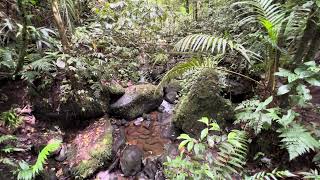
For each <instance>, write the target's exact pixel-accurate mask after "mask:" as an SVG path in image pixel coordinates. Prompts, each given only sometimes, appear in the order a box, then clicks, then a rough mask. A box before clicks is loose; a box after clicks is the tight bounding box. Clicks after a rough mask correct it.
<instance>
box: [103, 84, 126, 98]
mask: <svg viewBox="0 0 320 180" xmlns="http://www.w3.org/2000/svg"><path fill="white" fill-rule="evenodd" d="M107 90H108V92H109V94H110V99H111V101H112V102H115V101H116V100H118V99H119V98H120V97H121V96H122V95H124V93H125V88H123V87H122V86H121V85H120V84H119V83H112V84H110V85H109V86H108V87H107Z"/></svg>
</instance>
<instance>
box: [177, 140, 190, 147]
mask: <svg viewBox="0 0 320 180" xmlns="http://www.w3.org/2000/svg"><path fill="white" fill-rule="evenodd" d="M188 142H189V140H183V141H182V142H181V143H180V144H179V149H181V148H182V147H184V146H185V145H186V144H187V143H188Z"/></svg>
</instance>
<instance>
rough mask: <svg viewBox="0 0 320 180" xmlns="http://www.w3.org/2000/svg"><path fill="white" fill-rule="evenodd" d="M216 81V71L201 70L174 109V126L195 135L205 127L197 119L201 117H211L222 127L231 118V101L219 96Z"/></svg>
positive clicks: (217, 80)
mask: <svg viewBox="0 0 320 180" xmlns="http://www.w3.org/2000/svg"><path fill="white" fill-rule="evenodd" d="M218 82H219V79H218V77H217V75H216V73H215V72H214V71H212V70H211V69H207V70H204V71H203V72H201V74H200V76H199V77H198V78H197V80H196V82H195V84H194V85H193V86H192V87H191V89H190V91H189V92H188V93H187V95H185V96H184V97H182V98H181V100H180V102H179V104H178V105H177V107H176V109H175V112H174V115H173V122H174V124H175V126H176V127H178V128H179V129H181V130H183V131H184V132H186V133H188V134H191V135H194V136H197V135H200V132H201V130H202V129H204V128H205V126H204V124H203V123H201V122H199V121H198V120H199V119H200V118H201V117H209V118H212V119H214V120H215V121H217V122H218V124H219V125H220V126H222V127H223V125H224V124H225V123H226V120H231V119H232V118H233V115H234V111H233V108H232V106H231V102H230V101H229V100H227V99H224V98H223V97H221V96H220V89H219V85H218Z"/></svg>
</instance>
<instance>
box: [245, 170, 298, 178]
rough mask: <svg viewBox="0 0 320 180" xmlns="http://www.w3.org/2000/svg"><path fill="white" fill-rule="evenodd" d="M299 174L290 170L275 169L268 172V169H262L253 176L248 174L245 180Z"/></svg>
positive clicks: (286, 176)
mask: <svg viewBox="0 0 320 180" xmlns="http://www.w3.org/2000/svg"><path fill="white" fill-rule="evenodd" d="M296 176H297V175H295V174H293V173H291V172H290V171H288V170H285V171H278V170H277V169H274V170H273V171H272V172H266V171H261V172H258V173H256V174H254V175H252V176H246V177H245V180H264V179H274V180H277V179H279V178H280V179H283V178H288V177H296Z"/></svg>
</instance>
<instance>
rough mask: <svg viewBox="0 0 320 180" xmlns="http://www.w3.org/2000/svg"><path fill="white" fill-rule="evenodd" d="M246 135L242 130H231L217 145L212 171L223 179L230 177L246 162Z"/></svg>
mask: <svg viewBox="0 0 320 180" xmlns="http://www.w3.org/2000/svg"><path fill="white" fill-rule="evenodd" d="M247 139H248V137H247V135H246V133H245V132H244V131H237V130H233V131H232V132H231V133H229V135H228V140H227V141H225V142H223V143H222V144H221V145H220V146H219V152H218V156H217V158H216V159H215V161H214V171H215V172H216V174H220V175H222V177H223V178H224V179H232V178H231V175H232V174H234V173H235V174H237V173H238V171H239V170H240V169H242V168H243V166H244V165H245V163H246V161H245V160H246V156H247V151H248V140H247Z"/></svg>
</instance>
